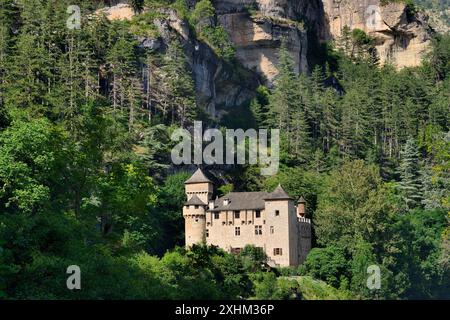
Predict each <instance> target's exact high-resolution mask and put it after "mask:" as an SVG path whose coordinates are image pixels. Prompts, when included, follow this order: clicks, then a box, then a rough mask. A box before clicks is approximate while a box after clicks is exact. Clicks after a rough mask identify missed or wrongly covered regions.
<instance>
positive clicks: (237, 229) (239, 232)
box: [234, 227, 241, 236]
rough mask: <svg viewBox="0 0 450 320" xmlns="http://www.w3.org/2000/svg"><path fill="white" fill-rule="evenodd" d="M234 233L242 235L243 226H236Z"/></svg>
mask: <svg viewBox="0 0 450 320" xmlns="http://www.w3.org/2000/svg"><path fill="white" fill-rule="evenodd" d="M234 235H235V236H240V235H241V228H240V227H236V228H234Z"/></svg>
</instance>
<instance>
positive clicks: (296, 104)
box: [269, 42, 311, 163]
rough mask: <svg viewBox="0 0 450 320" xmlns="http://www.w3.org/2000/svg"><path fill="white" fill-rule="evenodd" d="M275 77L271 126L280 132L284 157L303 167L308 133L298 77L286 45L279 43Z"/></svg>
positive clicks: (308, 148) (270, 107)
mask: <svg viewBox="0 0 450 320" xmlns="http://www.w3.org/2000/svg"><path fill="white" fill-rule="evenodd" d="M278 69H279V74H278V76H277V78H276V80H275V89H274V91H273V94H272V95H271V96H270V99H269V100H270V102H269V110H270V113H271V116H272V123H271V125H272V126H275V127H278V128H279V129H280V132H281V138H282V146H281V148H282V149H284V154H286V155H287V157H288V159H289V160H290V161H294V162H300V163H305V162H307V161H308V159H309V158H310V154H311V152H310V149H311V145H310V143H311V142H310V136H309V135H310V131H309V125H308V123H307V119H306V113H305V105H304V104H303V103H302V99H301V97H300V94H299V90H298V77H297V75H296V74H295V72H294V62H293V60H292V57H291V56H290V54H289V52H288V50H287V47H286V43H285V42H283V44H282V46H281V49H280V55H279V66H278Z"/></svg>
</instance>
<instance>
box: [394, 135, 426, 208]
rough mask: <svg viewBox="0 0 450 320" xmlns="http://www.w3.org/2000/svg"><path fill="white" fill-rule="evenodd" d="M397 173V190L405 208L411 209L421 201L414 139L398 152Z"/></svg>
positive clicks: (417, 156) (416, 150)
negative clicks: (398, 179)
mask: <svg viewBox="0 0 450 320" xmlns="http://www.w3.org/2000/svg"><path fill="white" fill-rule="evenodd" d="M400 157H401V161H400V165H399V168H398V173H399V175H400V181H399V183H398V189H399V191H400V194H401V197H402V199H403V201H404V203H405V205H406V208H408V209H412V208H414V207H416V206H417V205H419V204H420V200H421V199H422V191H421V190H422V184H421V180H420V179H421V177H420V172H419V151H418V149H417V145H416V142H415V141H414V139H412V138H409V139H408V140H407V141H406V144H405V145H404V146H403V149H402V150H401V152H400Z"/></svg>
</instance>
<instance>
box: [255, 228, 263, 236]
mask: <svg viewBox="0 0 450 320" xmlns="http://www.w3.org/2000/svg"><path fill="white" fill-rule="evenodd" d="M255 234H256V235H257V236H260V235H262V226H255Z"/></svg>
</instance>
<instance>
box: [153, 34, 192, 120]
mask: <svg viewBox="0 0 450 320" xmlns="http://www.w3.org/2000/svg"><path fill="white" fill-rule="evenodd" d="M162 70H163V72H164V78H163V86H164V89H163V92H164V94H165V97H164V99H165V100H166V101H162V103H161V104H162V105H163V115H164V116H165V117H167V112H170V122H171V123H172V124H173V123H175V122H176V121H177V120H178V123H179V124H180V126H184V125H185V124H186V123H189V122H191V121H192V120H193V119H194V118H195V116H196V114H197V105H196V98H195V85H194V80H193V79H192V74H191V72H190V70H189V67H188V65H187V59H186V55H185V53H184V51H183V48H182V46H181V43H180V42H179V41H177V40H173V41H172V42H171V43H170V45H169V48H168V49H167V52H166V55H165V56H164V66H163V67H162ZM167 109H169V110H167Z"/></svg>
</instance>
